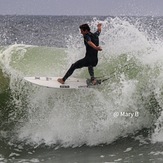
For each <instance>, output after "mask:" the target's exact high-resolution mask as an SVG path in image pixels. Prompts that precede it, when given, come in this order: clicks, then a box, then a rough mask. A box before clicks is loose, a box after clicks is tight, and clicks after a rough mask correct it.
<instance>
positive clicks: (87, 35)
mask: <svg viewBox="0 0 163 163" xmlns="http://www.w3.org/2000/svg"><path fill="white" fill-rule="evenodd" d="M101 26H102V24H101V23H99V24H98V25H97V31H96V32H95V33H92V32H91V31H90V27H89V25H88V24H82V25H80V27H79V28H80V31H81V34H82V35H83V38H84V44H85V46H86V54H85V57H84V58H83V59H80V60H78V61H77V62H75V63H73V64H72V65H71V67H70V68H69V70H68V71H67V72H66V74H65V76H64V77H63V78H59V79H58V80H57V81H58V82H59V83H61V84H64V83H65V81H66V79H67V78H68V77H69V76H71V75H72V73H73V72H74V70H75V69H79V68H83V67H88V72H89V74H90V76H91V82H92V84H96V79H95V77H94V69H93V67H95V66H96V65H97V63H98V51H102V49H101V47H100V46H99V38H98V37H99V35H100V33H101Z"/></svg>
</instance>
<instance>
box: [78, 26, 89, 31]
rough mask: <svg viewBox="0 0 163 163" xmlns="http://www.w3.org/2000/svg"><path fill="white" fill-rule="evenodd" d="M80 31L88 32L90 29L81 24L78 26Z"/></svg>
mask: <svg viewBox="0 0 163 163" xmlns="http://www.w3.org/2000/svg"><path fill="white" fill-rule="evenodd" d="M79 28H80V29H82V30H83V31H86V30H87V31H90V27H89V25H88V24H82V25H80V26H79Z"/></svg>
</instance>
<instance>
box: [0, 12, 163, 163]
mask: <svg viewBox="0 0 163 163" xmlns="http://www.w3.org/2000/svg"><path fill="white" fill-rule="evenodd" d="M98 22H101V23H102V24H103V27H102V33H101V35H100V45H101V47H102V49H103V51H102V52H99V63H98V66H97V67H96V68H95V74H96V76H100V77H106V78H109V80H107V81H106V82H104V83H103V84H102V85H100V86H99V87H97V88H95V89H81V90H56V89H49V88H43V87H38V86H36V85H32V84H30V83H27V82H25V81H24V80H23V77H25V76H63V75H64V73H65V72H66V70H67V69H68V68H69V66H70V65H71V64H72V63H73V62H75V61H76V60H78V59H80V58H82V57H84V54H85V47H84V43H83V38H82V36H81V34H80V32H79V25H81V24H83V23H88V24H89V25H90V26H91V29H92V31H95V30H96V26H97V23H98ZM72 76H74V77H80V78H88V76H89V75H88V72H87V69H86V68H83V69H80V70H76V71H75V72H74V74H73V75H72ZM162 98H163V17H109V16H108V17H97V16H96V17H93V16H16V15H15V16H0V163H8V162H9V163H28V162H29V163H31V162H45V163H117V162H120V163H140V162H143V163H150V162H151V163H162V162H163V100H162Z"/></svg>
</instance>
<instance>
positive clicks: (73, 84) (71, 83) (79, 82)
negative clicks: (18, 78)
mask: <svg viewBox="0 0 163 163" xmlns="http://www.w3.org/2000/svg"><path fill="white" fill-rule="evenodd" d="M58 78H60V77H24V79H25V80H26V81H28V82H30V83H33V84H36V85H39V86H43V87H47V88H58V89H80V88H87V87H88V85H87V83H86V79H80V78H68V79H67V80H66V82H65V84H61V83H59V82H58V81H57V79H58Z"/></svg>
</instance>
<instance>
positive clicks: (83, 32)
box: [80, 29, 88, 36]
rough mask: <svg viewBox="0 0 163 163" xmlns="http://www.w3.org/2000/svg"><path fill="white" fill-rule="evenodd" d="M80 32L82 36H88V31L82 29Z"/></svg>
mask: <svg viewBox="0 0 163 163" xmlns="http://www.w3.org/2000/svg"><path fill="white" fill-rule="evenodd" d="M80 32H81V34H82V35H83V36H84V35H85V34H87V33H88V31H87V30H85V31H84V30H82V29H80Z"/></svg>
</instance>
